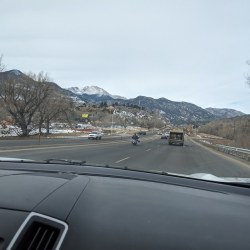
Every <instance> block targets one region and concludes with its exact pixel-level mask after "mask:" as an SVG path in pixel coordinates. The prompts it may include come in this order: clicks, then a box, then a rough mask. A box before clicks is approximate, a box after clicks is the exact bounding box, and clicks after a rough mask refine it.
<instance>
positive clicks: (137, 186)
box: [0, 159, 250, 250]
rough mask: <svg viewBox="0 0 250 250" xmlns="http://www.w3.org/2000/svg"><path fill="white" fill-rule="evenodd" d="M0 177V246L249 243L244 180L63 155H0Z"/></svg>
mask: <svg viewBox="0 0 250 250" xmlns="http://www.w3.org/2000/svg"><path fill="white" fill-rule="evenodd" d="M0 176H1V178H0V179H1V181H0V221H1V223H0V236H1V237H0V244H1V245H0V246H1V249H8V250H14V249H18V250H19V249H20V250H24V249H48V250H50V249H51V250H52V249H63V250H71V249H86V250H92V249H94V250H99V249H100V250H101V249H109V250H117V249H121V250H125V249H131V250H140V249H142V250H147V249H150V250H151V249H157V250H161V249H164V250H165V249H183V250H184V249H203V250H207V249H227V250H230V249H232V250H234V249H249V246H250V237H249V233H248V231H249V230H248V229H249V227H250V214H249V211H250V189H249V186H248V184H245V185H244V183H240V184H236V183H232V184H231V183H230V182H224V181H223V179H222V178H216V177H214V178H215V179H216V182H211V181H207V180H201V179H194V178H193V177H192V176H184V175H182V176H179V175H176V174H171V173H168V174H166V173H162V174H161V173H160V172H158V173H157V172H155V171H152V172H149V171H148V172H142V171H134V170H129V169H127V168H123V169H116V168H112V167H104V166H103V167H102V166H96V165H94V166H93V165H88V164H84V163H83V162H70V161H65V162H64V161H63V160H62V161H61V162H60V161H58V162H56V160H50V161H46V162H30V161H26V160H18V159H15V160H14V161H12V160H11V159H4V160H2V161H0ZM200 177H201V175H200ZM210 179H211V176H210ZM211 208H212V209H211ZM232 225H233V226H232ZM218 234H221V236H220V237H218ZM223 236H224V237H223Z"/></svg>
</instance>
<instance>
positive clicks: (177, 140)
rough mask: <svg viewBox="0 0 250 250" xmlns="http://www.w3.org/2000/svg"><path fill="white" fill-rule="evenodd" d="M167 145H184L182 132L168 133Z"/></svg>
mask: <svg viewBox="0 0 250 250" xmlns="http://www.w3.org/2000/svg"><path fill="white" fill-rule="evenodd" d="M168 144H169V145H172V144H176V145H180V146H183V145H184V132H183V131H170V133H169V139H168Z"/></svg>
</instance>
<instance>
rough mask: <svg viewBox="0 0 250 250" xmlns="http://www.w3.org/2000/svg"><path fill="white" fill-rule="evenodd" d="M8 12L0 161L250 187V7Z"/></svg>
mask: <svg viewBox="0 0 250 250" xmlns="http://www.w3.org/2000/svg"><path fill="white" fill-rule="evenodd" d="M1 9H2V12H1V22H0V28H1V35H0V38H1V39H0V56H1V57H0V157H5V159H6V158H8V159H9V158H18V159H31V160H39V161H40V160H46V159H52V158H55V159H67V160H79V161H86V162H87V164H90V165H91V164H99V165H103V166H107V165H109V166H113V167H117V168H118V167H119V168H124V167H126V168H128V169H134V170H140V171H152V172H154V173H161V172H165V173H175V174H178V175H185V176H189V177H190V176H191V177H192V178H206V179H209V180H215V181H218V180H224V181H235V182H238V181H239V182H242V181H245V182H250V181H249V180H250V179H249V178H250V115H249V114H250V76H249V74H250V73H249V72H250V61H249V60H250V53H249V44H250V29H249V23H250V15H249V9H250V1H244V0H243V1H227V0H221V1H193V0H190V1H185V0H179V1H161V0H156V1H144V0H139V1H130V0H128V1H115V0H108V1H99V0H97V1H95V0H94V1H80V0H75V1H73V2H72V1H59V0H56V1H48V0H44V1H40V2H37V1H31V0H30V1H29V0H27V1H17V0H16V1H15V0H14V1H7V0H3V1H2V2H1Z"/></svg>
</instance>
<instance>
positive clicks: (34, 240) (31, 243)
mask: <svg viewBox="0 0 250 250" xmlns="http://www.w3.org/2000/svg"><path fill="white" fill-rule="evenodd" d="M41 230H42V228H41V227H38V229H37V231H36V233H35V235H34V236H33V239H32V240H31V242H30V244H29V246H28V250H33V249H34V244H35V242H36V240H37V238H38V236H39V234H40V232H41ZM31 237H32V236H31Z"/></svg>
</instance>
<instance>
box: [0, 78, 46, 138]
mask: <svg viewBox="0 0 250 250" xmlns="http://www.w3.org/2000/svg"><path fill="white" fill-rule="evenodd" d="M50 89H51V87H50V85H49V84H48V82H47V79H46V76H45V75H44V74H41V75H40V78H38V81H34V80H33V79H32V78H30V77H27V76H25V75H21V76H18V77H16V76H8V75H7V76H6V77H4V78H1V79H0V99H2V101H3V103H4V107H5V109H6V110H7V111H8V113H9V114H10V115H11V116H12V117H13V119H14V120H15V122H16V125H18V126H19V127H20V128H21V131H22V133H21V135H23V136H27V135H29V132H30V126H31V125H32V118H33V117H34V115H35V113H36V111H37V110H38V108H39V107H40V105H41V104H42V103H44V102H45V101H46V99H47V98H48V97H49V95H50Z"/></svg>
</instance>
